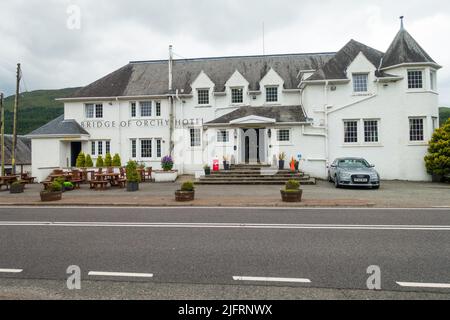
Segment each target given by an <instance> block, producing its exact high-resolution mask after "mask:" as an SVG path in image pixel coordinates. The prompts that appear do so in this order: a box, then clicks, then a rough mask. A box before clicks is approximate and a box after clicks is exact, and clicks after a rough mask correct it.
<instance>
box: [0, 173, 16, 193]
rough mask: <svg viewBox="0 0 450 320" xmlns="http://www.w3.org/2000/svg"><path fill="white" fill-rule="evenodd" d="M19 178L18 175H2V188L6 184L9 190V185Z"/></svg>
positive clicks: (0, 178)
mask: <svg viewBox="0 0 450 320" xmlns="http://www.w3.org/2000/svg"><path fill="white" fill-rule="evenodd" d="M17 180H18V176H0V188H1V187H2V186H6V190H9V186H10V185H11V184H13V183H14V182H16V181H17Z"/></svg>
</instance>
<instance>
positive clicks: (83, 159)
mask: <svg viewBox="0 0 450 320" xmlns="http://www.w3.org/2000/svg"><path fill="white" fill-rule="evenodd" d="M85 165H86V156H85V155H84V153H83V152H80V154H79V155H78V157H77V163H76V166H77V168H84V167H85Z"/></svg>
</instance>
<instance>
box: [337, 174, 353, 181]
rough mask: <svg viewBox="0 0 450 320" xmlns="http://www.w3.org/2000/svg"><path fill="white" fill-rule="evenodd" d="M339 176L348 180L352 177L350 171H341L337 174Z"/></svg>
mask: <svg viewBox="0 0 450 320" xmlns="http://www.w3.org/2000/svg"><path fill="white" fill-rule="evenodd" d="M339 177H340V178H341V179H342V180H350V179H351V177H352V175H351V174H350V173H348V172H341V174H340V175H339Z"/></svg>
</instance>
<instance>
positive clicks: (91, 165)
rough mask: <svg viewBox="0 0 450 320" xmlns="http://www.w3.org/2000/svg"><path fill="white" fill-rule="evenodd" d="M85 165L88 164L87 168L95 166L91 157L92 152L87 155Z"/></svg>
mask: <svg viewBox="0 0 450 320" xmlns="http://www.w3.org/2000/svg"><path fill="white" fill-rule="evenodd" d="M84 165H85V166H86V168H92V167H94V163H93V162H92V158H91V155H90V154H88V155H86V162H85V163H84Z"/></svg>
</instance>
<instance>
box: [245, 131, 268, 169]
mask: <svg viewBox="0 0 450 320" xmlns="http://www.w3.org/2000/svg"><path fill="white" fill-rule="evenodd" d="M242 131H243V141H242V142H243V144H244V148H243V151H244V152H243V155H242V156H243V157H242V159H243V161H244V163H245V164H256V163H258V164H260V163H261V158H262V157H261V156H262V151H263V149H264V148H261V141H262V140H264V139H263V138H262V137H261V133H263V132H264V130H262V129H242Z"/></svg>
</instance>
